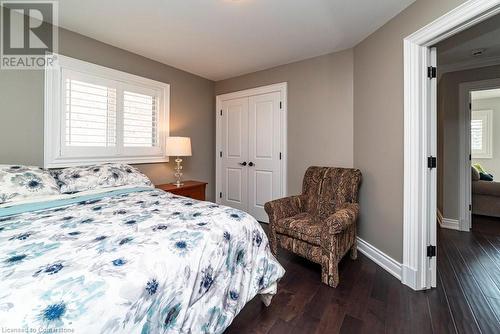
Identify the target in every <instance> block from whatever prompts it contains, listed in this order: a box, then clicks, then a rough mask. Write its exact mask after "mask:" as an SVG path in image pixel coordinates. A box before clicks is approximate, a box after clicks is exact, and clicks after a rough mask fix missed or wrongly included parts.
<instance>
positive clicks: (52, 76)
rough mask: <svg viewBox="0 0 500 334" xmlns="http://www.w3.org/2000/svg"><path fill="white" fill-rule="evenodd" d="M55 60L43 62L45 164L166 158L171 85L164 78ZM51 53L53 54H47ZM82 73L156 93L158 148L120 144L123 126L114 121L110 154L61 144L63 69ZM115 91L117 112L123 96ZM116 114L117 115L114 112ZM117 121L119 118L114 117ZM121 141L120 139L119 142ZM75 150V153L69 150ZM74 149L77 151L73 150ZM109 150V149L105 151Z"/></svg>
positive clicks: (64, 58)
mask: <svg viewBox="0 0 500 334" xmlns="http://www.w3.org/2000/svg"><path fill="white" fill-rule="evenodd" d="M53 55H54V56H55V61H54V62H52V64H51V63H50V62H46V64H48V65H47V66H46V67H45V92H44V98H45V103H44V167H45V168H62V167H71V166H81V165H90V164H97V163H104V162H124V163H131V164H140V163H158V162H168V156H167V155H166V149H165V146H166V138H167V137H168V136H169V116H170V85H169V84H167V83H164V82H159V81H156V80H152V79H148V78H144V77H141V76H137V75H134V74H130V73H127V72H123V71H119V70H115V69H111V68H108V67H104V66H100V65H96V64H93V63H89V62H86V61H82V60H79V59H75V58H71V57H67V56H63V55H59V54H53ZM47 57H52V55H47ZM65 72H67V73H71V72H76V73H81V74H82V76H90V77H94V78H95V77H97V78H99V79H102V80H103V81H107V80H109V81H112V82H114V83H116V84H117V85H118V86H119V87H120V89H121V91H122V92H123V91H125V90H126V88H127V87H128V88H131V87H132V90H128V89H127V91H132V92H136V91H134V90H133V89H134V88H138V89H139V90H143V91H154V92H156V93H157V94H158V98H159V101H158V108H159V110H158V114H159V122H158V131H159V146H158V148H154V147H151V148H148V147H124V146H123V145H120V142H119V140H120V136H122V135H123V134H122V132H123V128H122V127H121V124H117V128H116V131H117V142H116V145H117V146H116V148H115V149H112V150H111V152H112V153H111V154H102V152H104V151H105V150H101V151H102V152H101V154H95V152H94V153H91V152H92V151H94V150H93V149H92V148H90V147H82V148H83V149H81V148H78V149H75V150H72V149H69V150H68V147H66V146H65V145H64V144H63V141H64V138H65V125H64V124H63V121H64V119H65V116H64V110H63V107H64V105H65V104H64V103H65V101H64V78H65V75H64V73H65ZM118 95H119V93H118V92H117V114H118V113H119V112H122V111H123V108H120V107H119V106H118V104H119V103H122V101H121V99H122V98H123V97H122V96H118ZM117 118H118V115H117ZM117 122H118V121H117ZM122 144H123V143H122ZM72 151H75V153H72ZM76 152H79V153H78V154H76ZM108 152H110V151H108Z"/></svg>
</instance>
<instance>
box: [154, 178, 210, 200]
mask: <svg viewBox="0 0 500 334" xmlns="http://www.w3.org/2000/svg"><path fill="white" fill-rule="evenodd" d="M183 183H184V185H182V186H180V187H177V186H176V185H175V184H172V183H167V184H159V185H157V186H156V188H159V189H162V190H165V191H168V192H169V193H172V194H176V195H179V196H185V197H189V198H192V199H197V200H200V201H204V200H205V188H206V186H207V183H206V182H199V181H184V182H183Z"/></svg>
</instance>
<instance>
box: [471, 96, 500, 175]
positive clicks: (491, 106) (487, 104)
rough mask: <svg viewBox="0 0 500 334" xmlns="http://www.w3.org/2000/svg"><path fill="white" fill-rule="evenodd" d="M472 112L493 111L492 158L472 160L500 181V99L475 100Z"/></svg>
mask: <svg viewBox="0 0 500 334" xmlns="http://www.w3.org/2000/svg"><path fill="white" fill-rule="evenodd" d="M472 110H493V126H492V129H493V136H492V138H493V154H492V157H491V159H472V163H478V164H480V165H481V166H482V167H483V168H484V169H485V170H486V171H487V172H488V173H491V174H493V176H494V179H495V181H500V98H498V97H497V98H493V99H480V100H473V101H472Z"/></svg>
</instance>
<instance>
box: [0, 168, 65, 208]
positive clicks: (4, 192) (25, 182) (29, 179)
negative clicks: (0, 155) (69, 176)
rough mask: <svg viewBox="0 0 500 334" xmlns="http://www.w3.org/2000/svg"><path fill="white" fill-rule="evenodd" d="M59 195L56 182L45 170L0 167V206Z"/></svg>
mask: <svg viewBox="0 0 500 334" xmlns="http://www.w3.org/2000/svg"><path fill="white" fill-rule="evenodd" d="M59 194H60V192H59V187H58V186H57V182H56V180H55V179H54V177H53V176H52V175H51V174H50V172H49V171H47V170H45V169H42V168H40V167H33V166H13V165H0V204H5V203H10V202H16V201H22V200H26V199H30V198H35V197H41V196H50V195H59Z"/></svg>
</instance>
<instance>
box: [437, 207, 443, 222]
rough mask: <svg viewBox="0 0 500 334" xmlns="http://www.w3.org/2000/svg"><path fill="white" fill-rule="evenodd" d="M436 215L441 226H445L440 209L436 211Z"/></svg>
mask: <svg viewBox="0 0 500 334" xmlns="http://www.w3.org/2000/svg"><path fill="white" fill-rule="evenodd" d="M436 215H437V221H438V224H439V226H441V225H443V214H442V213H441V211H440V210H439V209H437V210H436Z"/></svg>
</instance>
